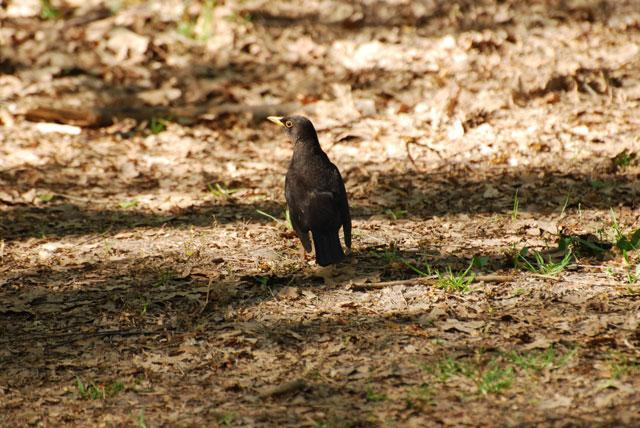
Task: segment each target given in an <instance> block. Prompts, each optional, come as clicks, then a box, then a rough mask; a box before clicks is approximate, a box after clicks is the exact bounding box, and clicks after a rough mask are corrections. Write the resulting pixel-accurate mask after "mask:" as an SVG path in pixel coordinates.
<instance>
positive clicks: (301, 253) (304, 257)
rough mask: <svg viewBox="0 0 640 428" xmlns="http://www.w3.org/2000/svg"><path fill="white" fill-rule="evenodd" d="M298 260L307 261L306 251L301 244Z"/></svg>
mask: <svg viewBox="0 0 640 428" xmlns="http://www.w3.org/2000/svg"><path fill="white" fill-rule="evenodd" d="M300 261H302V263H303V264H304V263H306V262H307V252H306V251H305V250H304V247H303V246H302V245H301V246H300Z"/></svg>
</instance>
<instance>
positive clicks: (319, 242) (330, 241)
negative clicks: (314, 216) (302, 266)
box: [311, 230, 344, 266]
mask: <svg viewBox="0 0 640 428" xmlns="http://www.w3.org/2000/svg"><path fill="white" fill-rule="evenodd" d="M311 234H312V235H313V246H314V247H315V250H316V263H318V264H319V265H320V266H327V265H330V264H333V263H338V262H339V261H340V260H342V259H343V258H344V252H343V251H342V245H340V237H339V236H338V231H337V230H336V231H333V232H311Z"/></svg>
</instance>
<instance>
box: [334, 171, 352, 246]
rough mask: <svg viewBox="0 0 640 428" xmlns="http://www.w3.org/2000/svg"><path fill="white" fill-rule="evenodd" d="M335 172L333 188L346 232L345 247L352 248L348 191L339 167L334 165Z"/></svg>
mask: <svg viewBox="0 0 640 428" xmlns="http://www.w3.org/2000/svg"><path fill="white" fill-rule="evenodd" d="M333 171H334V172H333V182H334V183H333V187H334V189H335V194H336V202H337V204H338V210H339V212H340V220H341V223H342V228H343V229H342V230H343V232H344V245H345V246H346V247H347V248H351V213H350V211H349V201H348V199H347V190H346V189H345V187H344V180H343V179H342V176H341V175H340V171H339V170H338V167H336V166H335V165H334V168H333Z"/></svg>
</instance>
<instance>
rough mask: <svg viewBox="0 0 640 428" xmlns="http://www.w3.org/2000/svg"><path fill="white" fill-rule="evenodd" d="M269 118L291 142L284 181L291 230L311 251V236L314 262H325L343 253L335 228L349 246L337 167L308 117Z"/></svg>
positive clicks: (334, 260)
mask: <svg viewBox="0 0 640 428" xmlns="http://www.w3.org/2000/svg"><path fill="white" fill-rule="evenodd" d="M268 119H269V120H270V121H272V122H274V123H276V124H278V125H280V126H282V127H283V128H284V130H285V133H286V134H287V137H289V140H290V141H291V142H292V143H293V156H292V158H291V163H290V164H289V169H288V170H287V176H286V179H285V182H284V194H285V198H286V199H287V205H288V206H289V216H290V218H291V225H292V226H293V230H294V231H295V232H296V235H298V238H300V242H302V246H303V247H304V251H306V252H307V253H308V252H310V251H311V241H310V239H309V232H311V236H312V237H313V246H314V247H315V252H316V263H317V264H319V265H320V266H327V265H330V264H333V263H337V262H339V261H340V260H342V258H343V257H344V252H343V251H342V245H341V244H340V238H339V236H338V231H339V230H340V227H342V228H343V232H344V243H345V245H346V247H347V249H350V248H351V214H350V213H349V202H348V201H347V192H346V190H345V187H344V181H343V180H342V176H341V175H340V171H338V168H337V167H336V166H335V165H334V164H333V163H331V161H330V160H329V157H328V156H327V154H326V153H325V152H324V151H322V148H321V147H320V142H319V141H318V135H317V134H316V130H315V128H314V127H313V124H312V123H311V121H310V120H309V119H307V118H306V117H303V116H287V117H276V116H269V117H268Z"/></svg>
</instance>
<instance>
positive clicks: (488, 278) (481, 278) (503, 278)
mask: <svg viewBox="0 0 640 428" xmlns="http://www.w3.org/2000/svg"><path fill="white" fill-rule="evenodd" d="M437 279H438V277H436V276H434V275H431V276H419V277H417V278H409V279H398V280H394V281H383V282H371V283H364V284H352V285H351V289H353V290H371V289H374V290H375V289H380V288H387V287H393V286H394V285H406V286H412V285H420V284H433V283H435V282H436V280H437ZM512 279H513V276H511V275H477V276H476V277H474V279H473V282H508V281H511V280H512Z"/></svg>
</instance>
